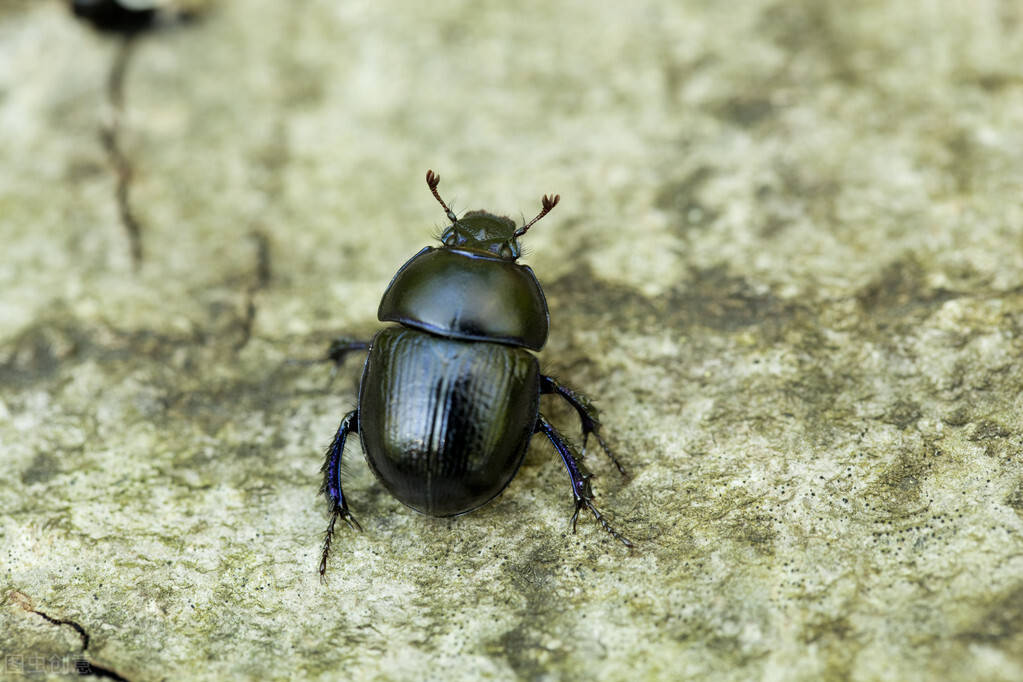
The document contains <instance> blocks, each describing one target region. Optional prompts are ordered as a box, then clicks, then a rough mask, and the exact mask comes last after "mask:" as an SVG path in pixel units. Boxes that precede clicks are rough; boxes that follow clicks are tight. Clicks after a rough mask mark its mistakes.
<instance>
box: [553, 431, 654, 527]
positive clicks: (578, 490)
mask: <svg viewBox="0 0 1023 682" xmlns="http://www.w3.org/2000/svg"><path fill="white" fill-rule="evenodd" d="M534 433H542V434H543V435H545V436H547V439H548V440H550V442H551V445H553V446H554V449H555V450H557V451H558V454H559V455H561V461H562V462H564V463H565V468H566V469H567V470H568V477H569V478H570V479H571V480H572V496H573V497H574V498H575V513H573V514H572V532H573V533H574V532H575V524H576V521H577V520H578V519H579V510H580V509H582V508H583V507H586V508H587V509H589V510H590V512H592V513H593V517H594V518H595V519H597V523H599V524H600V525H601V527H602V528H603V529H604V530H605V531H607V532H608V534H609V535H611V537H613V538H614V539H615V540H618V541H619V542H621V543H622V544H623V545H625V546H626V547H633V546H634V545H633V544H632V541H631V540H629V539H628V538H627V537H625V536H624V535H622V534H621V533H619V532H618V531H617V530H615V529H614V527H613V526H611V524H610V523H609V522H608V520H607V519H605V518H604V515H603V514H601V513H600V511H599V510H598V509H597V508H596V507H595V506H594V505H593V491H592V490H591V488H590V476H591V475H592V474H589V473H587V472H585V471H584V470H583V469H582V467H581V466H580V464H579V461H578V460H577V459H576V457H575V455H574V453H573V452H572V451H573V448H572V446H571V445H570V444H569V443H568V441H566V440H565V437H564V436H562V435H561V434H560V433H559V432H558V430H557V429H555V428H554V427H553V426H552V425H551V423H550V422H549V421H547V418H546V417H544V416H543V415H542V414H541V415H540V416H539V417H538V418H537V420H536V427H535V428H534Z"/></svg>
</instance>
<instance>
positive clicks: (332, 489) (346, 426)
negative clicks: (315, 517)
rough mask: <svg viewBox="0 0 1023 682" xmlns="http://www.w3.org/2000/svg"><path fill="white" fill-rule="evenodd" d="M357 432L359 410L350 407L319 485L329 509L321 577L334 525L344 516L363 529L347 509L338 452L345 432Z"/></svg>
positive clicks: (353, 526) (328, 457) (329, 452)
mask: <svg viewBox="0 0 1023 682" xmlns="http://www.w3.org/2000/svg"><path fill="white" fill-rule="evenodd" d="M358 432H359V411H358V410H352V411H351V412H349V413H348V414H346V415H345V417H344V419H342V420H341V425H340V426H338V428H337V433H336V434H334V440H333V441H332V442H331V444H330V447H328V448H327V459H326V461H324V463H323V469H322V472H323V487H322V488H320V492H322V493H323V494H324V495H325V496H326V498H327V509H328V511H329V512H330V523H329V524H328V525H327V532H326V533H324V535H323V555H322V556H321V557H320V579H321V580H323V579H324V577H325V576H326V573H327V557H328V556H329V555H330V544H331V542H332V541H333V539H334V524H335V523H337V520H338V519H339V518H340V519H344V521H345V523H347V524H348V526H349V527H350V528H351V529H352V530H360V531H361V530H362V526H360V525H359V522H358V521H356V520H355V517H354V516H352V513H351V512H350V511H348V500H346V499H345V494H344V491H343V490H342V489H341V455H342V454H344V450H345V441H346V440H348V434H350V433H358Z"/></svg>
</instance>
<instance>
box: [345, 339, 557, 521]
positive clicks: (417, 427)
mask: <svg viewBox="0 0 1023 682" xmlns="http://www.w3.org/2000/svg"><path fill="white" fill-rule="evenodd" d="M539 404H540V369H539V365H538V364H537V361H536V358H535V357H533V355H532V354H530V353H529V352H527V351H524V350H522V349H520V348H516V347H513V346H507V345H502V344H497V343H485V342H479V341H476V342H467V341H460V340H455V339H447V338H442V337H439V336H435V335H433V334H428V333H425V332H422V331H418V330H416V329H410V328H406V327H389V328H387V329H384V330H382V331H381V332H379V333H378V334H377V335H376V337H375V338H374V339H373V344H372V349H371V351H370V354H369V357H368V358H367V360H366V366H365V369H364V370H363V375H362V384H361V387H360V389H359V433H360V436H361V438H362V447H363V450H364V452H365V453H366V459H367V461H368V462H369V464H370V466H371V467H372V469H373V471H374V473H376V475H377V478H378V479H379V480H380V482H381V484H383V486H384V487H385V488H387V490H388V491H390V493H391V494H392V495H394V496H395V497H396V498H398V499H399V500H401V501H402V502H403V503H405V504H406V505H408V506H409V507H412V508H413V509H415V510H416V511H419V512H422V513H424V514H430V515H433V516H452V515H455V514H462V513H464V512H468V511H472V510H473V509H476V508H477V507H479V506H480V505H483V504H486V503H487V502H488V501H489V500H491V499H492V498H493V497H495V496H496V495H497V494H498V493H500V492H501V491H502V490H503V489H504V488H505V487H506V486H507V485H508V483H509V482H510V481H511V479H512V477H513V476H514V475H515V472H516V471H517V470H518V468H519V465H520V464H521V463H522V458H523V457H524V456H525V453H526V447H527V446H528V444H529V438H530V435H531V434H532V433H533V427H534V425H535V424H536V415H537V412H538V409H539Z"/></svg>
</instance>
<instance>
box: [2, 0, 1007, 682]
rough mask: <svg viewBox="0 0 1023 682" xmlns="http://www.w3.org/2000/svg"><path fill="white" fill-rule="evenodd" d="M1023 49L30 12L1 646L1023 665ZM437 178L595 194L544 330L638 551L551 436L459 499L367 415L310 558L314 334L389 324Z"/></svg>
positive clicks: (876, 36)
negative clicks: (421, 496) (347, 506)
mask: <svg viewBox="0 0 1023 682" xmlns="http://www.w3.org/2000/svg"><path fill="white" fill-rule="evenodd" d="M166 18H167V17H166V13H165V19H166ZM1021 65H1023V10H1021V9H1020V6H1019V5H1018V4H1016V3H1012V2H997V1H994V0H992V1H991V2H977V3H951V2H948V3H931V2H924V1H922V0H910V1H909V2H900V3H827V2H816V1H815V0H805V1H797V2H790V1H789V0H764V1H761V2H758V1H753V0H751V1H750V2H742V3H738V4H735V3H710V2H696V3H658V2H637V3H586V2H563V3H540V2H527V3H503V4H501V3H469V2H452V1H445V2H439V3H414V2H390V3H375V2H366V1H354V2H344V3H334V2H306V3H284V2H273V1H271V0H259V1H256V0H245V2H242V1H241V0H234V1H233V2H229V1H228V0H220V1H219V2H217V1H216V0H213V1H211V2H209V3H207V6H206V7H205V10H204V11H203V13H202V14H201V15H200V16H198V17H197V18H196V19H195V20H193V21H190V22H180V21H178V22H175V21H171V20H165V21H163V22H161V24H160V25H159V26H158V27H157V29H156V30H153V31H150V32H147V33H145V34H142V35H138V36H136V37H134V38H132V39H131V40H128V41H122V40H120V39H118V38H117V37H116V36H111V35H103V34H100V33H97V32H95V31H93V30H92V29H91V28H90V27H89V26H87V25H85V24H83V23H81V22H78V21H75V20H74V19H73V18H72V17H71V16H70V13H69V11H68V10H67V7H66V5H65V4H64V3H60V2H57V1H56V0H50V1H40V0H31V1H29V0H7V1H6V2H4V3H3V4H2V5H0V130H2V131H3V140H4V142H3V144H2V145H0V236H2V243H3V248H2V251H3V255H2V258H0V291H2V292H3V293H2V295H0V461H2V463H3V467H2V471H0V508H2V509H3V515H2V516H0V520H2V521H0V523H2V525H0V588H2V593H0V651H2V652H3V654H4V656H5V659H4V661H3V665H4V668H3V670H4V671H5V672H7V673H11V672H12V671H15V672H17V671H18V670H19V668H18V667H17V666H22V667H21V668H20V670H29V669H32V670H42V671H44V672H45V671H47V670H48V671H49V672H50V674H51V675H53V676H55V677H62V675H61V670H59V669H58V668H57V667H54V666H58V665H65V666H66V665H68V662H74V661H75V660H77V659H78V658H79V657H80V658H82V659H84V660H86V661H88V662H89V663H90V664H92V665H96V666H101V667H103V668H104V669H106V670H108V671H113V672H116V673H117V674H119V675H121V676H123V677H125V678H127V679H130V680H133V681H137V680H159V679H185V678H192V679H211V680H213V679H224V678H232V677H234V678H245V677H250V678H260V679H286V678H290V677H303V678H306V677H321V678H324V679H335V678H337V677H338V676H343V677H344V678H346V679H513V678H525V679H565V680H591V679H592V680H600V679H608V680H657V679H682V678H689V679H705V680H748V679H764V680H797V679H799V680H846V679H850V680H893V681H894V680H898V681H907V680H938V679H940V680H1019V679H1023V538H1021V531H1023V519H1021V516H1023V455H1021V441H1023V422H1021V419H1020V411H1021V409H1023V394H1021V386H1023V362H1021V360H1020V353H1021V350H1023V236H1021V234H1023V230H1021V228H1023V200H1021V197H1023V192H1021V190H1023V70H1021ZM427 168H433V169H435V170H437V171H438V172H439V173H440V174H441V176H442V177H443V182H442V185H441V189H442V190H443V191H444V194H445V196H446V197H447V198H448V199H449V200H450V201H451V202H452V203H453V204H454V205H455V208H456V210H465V209H472V208H487V209H491V210H494V211H497V212H504V213H508V214H510V215H512V216H514V217H516V218H517V217H518V216H519V212H520V211H521V213H523V214H525V215H527V216H530V215H532V214H533V212H535V211H536V210H537V209H538V207H539V201H540V197H541V195H542V194H543V193H544V192H559V193H560V194H561V195H562V202H561V204H560V205H559V206H558V207H557V209H556V210H555V211H554V213H553V214H552V215H551V216H550V217H548V218H546V219H545V220H544V221H543V222H542V223H541V224H539V225H538V226H537V227H536V228H535V229H533V230H532V231H531V232H530V234H529V236H528V239H527V240H526V241H527V244H528V246H529V247H530V249H531V253H529V254H528V255H527V257H526V259H525V262H527V263H528V264H530V265H531V266H532V267H533V269H534V270H535V271H536V272H537V274H538V276H539V278H540V280H541V282H542V283H544V286H545V289H546V292H547V295H548V298H549V302H550V308H551V315H552V335H551V339H550V342H549V344H548V346H547V348H546V349H545V350H544V352H543V353H542V356H541V357H542V361H543V363H544V365H545V367H546V368H547V369H548V370H549V371H551V372H552V373H554V374H556V375H558V376H559V377H561V378H563V380H565V381H566V382H568V383H569V384H570V385H573V386H576V387H578V388H580V389H581V390H583V391H585V392H587V393H588V394H590V395H591V396H592V397H593V398H594V399H595V401H596V402H597V404H598V405H599V406H600V407H601V408H602V409H603V415H604V423H605V433H606V434H607V435H608V437H609V439H610V440H611V442H612V443H613V444H614V446H615V447H616V448H617V450H618V452H619V453H620V455H621V456H622V458H623V460H625V462H626V463H627V465H628V467H629V469H630V473H631V476H630V477H629V478H627V479H624V480H622V479H620V478H619V477H618V476H617V474H616V473H615V472H614V470H613V468H612V467H611V466H610V465H609V463H608V462H606V461H604V460H603V459H602V458H600V457H598V456H597V455H593V456H591V457H590V458H589V460H588V462H589V467H590V469H591V470H592V471H594V472H595V473H596V474H598V476H597V478H595V479H594V487H595V490H596V492H597V494H598V498H597V500H598V504H599V505H600V506H601V507H602V508H603V509H604V510H605V511H607V512H608V513H609V514H610V515H612V516H613V517H614V520H615V523H616V524H618V525H619V526H620V527H621V528H622V529H623V530H624V531H626V532H627V534H629V535H630V536H631V537H632V539H633V540H634V541H635V542H636V545H637V547H636V549H635V550H634V551H631V552H630V551H627V550H626V549H625V548H623V547H622V546H620V545H617V544H616V543H615V542H614V541H613V540H611V539H610V538H609V537H607V536H606V535H605V534H604V533H602V532H601V531H600V529H599V528H598V527H597V526H596V524H595V523H593V521H592V519H589V518H583V519H581V520H580V524H579V530H578V533H577V534H575V535H572V534H571V533H570V532H569V529H568V525H567V522H568V518H569V515H570V514H571V511H572V504H571V499H570V495H569V491H568V486H567V479H566V476H565V474H564V471H563V470H562V469H561V466H560V464H559V462H558V461H557V457H556V455H555V453H554V452H553V451H552V450H551V449H550V448H549V447H548V446H547V445H546V444H544V443H541V442H540V440H539V439H534V442H533V446H532V448H531V449H530V452H529V454H528V456H527V460H526V463H525V465H524V466H523V468H522V470H521V471H520V473H519V475H518V476H517V478H516V479H515V480H514V481H513V483H512V485H511V486H510V487H509V488H508V489H507V490H506V491H505V493H504V494H503V495H502V496H501V497H500V498H499V499H498V500H496V501H495V502H494V503H492V504H490V505H489V506H487V507H486V508H484V509H482V510H480V511H478V512H476V513H474V514H471V515H468V516H465V517H460V518H456V519H439V520H438V519H431V518H427V517H423V516H419V515H417V514H415V513H413V512H411V511H409V510H407V509H405V508H403V507H402V506H401V505H400V504H399V503H398V502H396V501H395V500H393V499H391V498H390V497H389V496H388V495H386V494H385V493H383V491H382V490H381V488H380V487H379V485H377V484H376V482H375V481H374V480H373V477H372V474H371V473H370V472H369V471H368V470H367V468H366V466H365V463H364V462H363V461H362V458H361V455H360V452H359V448H358V445H357V444H354V443H353V444H352V445H351V446H350V449H349V453H348V458H347V461H348V465H347V472H346V476H347V478H346V488H347V490H348V493H349V495H350V496H351V499H352V504H353V511H354V513H355V515H356V517H357V518H358V519H359V520H360V521H361V523H362V525H363V527H364V528H365V532H364V533H362V534H354V533H351V532H349V531H348V530H347V529H344V530H343V531H342V532H341V533H340V534H339V536H338V539H337V544H336V547H337V552H336V554H335V555H334V557H333V560H332V562H331V566H330V572H329V582H328V584H327V585H321V584H320V582H319V580H318V576H317V573H316V565H317V562H318V559H319V543H320V538H321V534H322V532H323V530H324V527H325V524H326V516H325V510H324V504H323V503H322V501H321V499H320V498H319V497H318V496H317V492H316V491H317V488H318V485H319V482H320V480H319V479H320V475H319V467H320V465H321V463H322V451H323V448H324V447H325V446H326V445H327V443H328V442H329V440H330V437H331V435H332V433H333V431H334V429H335V428H336V426H337V422H338V420H339V418H340V416H341V415H342V414H343V413H344V412H346V411H347V410H349V409H351V407H352V406H353V404H354V396H355V390H356V386H357V381H358V375H359V369H358V367H359V364H358V361H355V360H351V361H349V362H348V363H346V365H345V366H344V368H343V370H342V372H341V373H340V375H339V378H338V380H337V381H335V382H334V385H333V386H332V387H331V388H330V389H329V390H326V389H324V385H325V382H326V379H327V375H328V374H329V369H328V368H327V367H326V366H322V365H320V366H304V365H299V364H294V363H289V362H288V360H289V359H291V358H313V357H317V356H319V355H320V354H321V353H322V352H323V349H324V348H325V345H326V343H327V342H328V341H329V339H330V338H331V337H332V335H335V334H337V333H347V334H353V335H356V336H369V335H370V334H371V333H372V332H373V330H374V329H376V328H377V327H378V324H377V322H376V319H375V314H376V305H377V302H378V301H379V298H380V295H381V294H382V292H383V289H384V287H385V286H386V284H387V282H388V281H389V279H390V277H391V275H392V274H393V273H394V272H395V270H396V269H397V268H398V266H400V265H401V264H402V263H403V262H404V261H405V259H407V258H408V257H409V256H410V255H411V254H413V253H414V252H415V251H417V250H418V249H419V248H421V247H422V246H423V245H424V244H426V243H428V242H429V240H430V238H431V236H432V234H433V233H434V231H435V230H437V229H438V228H439V227H442V226H443V223H444V219H443V214H442V213H441V212H440V210H439V208H438V206H437V205H436V204H435V203H434V201H433V199H432V198H431V196H430V194H429V192H428V191H427V189H426V187H425V183H424V181H423V175H424V173H425V171H426V169H427ZM545 409H547V410H549V411H550V413H551V414H552V416H553V418H554V419H555V421H556V422H557V423H559V424H561V425H562V426H563V428H564V430H565V431H568V432H570V433H576V429H577V425H576V421H575V420H574V419H573V415H572V414H571V413H570V412H568V411H567V410H565V409H562V408H561V407H560V406H557V405H549V406H547V407H546V408H545ZM40 614H46V615H47V616H48V617H49V619H47V618H44V617H43V616H42V615H40ZM60 620H68V621H73V622H74V623H75V624H77V625H78V626H79V627H80V628H81V631H82V633H84V634H80V633H79V632H77V631H76V629H75V628H74V626H72V625H69V624H60V623H56V622H54V621H60ZM85 635H87V642H86V637H85ZM83 645H85V646H87V649H85V651H84V652H83ZM33 666H35V667H33ZM46 666H50V667H46Z"/></svg>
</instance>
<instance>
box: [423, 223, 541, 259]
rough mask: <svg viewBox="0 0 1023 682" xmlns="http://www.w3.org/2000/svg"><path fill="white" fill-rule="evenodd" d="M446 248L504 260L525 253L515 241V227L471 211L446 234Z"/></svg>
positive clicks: (442, 239)
mask: <svg viewBox="0 0 1023 682" xmlns="http://www.w3.org/2000/svg"><path fill="white" fill-rule="evenodd" d="M440 240H441V241H442V242H444V246H451V247H454V248H459V249H468V250H470V251H485V252H487V253H491V254H494V255H495V256H500V257H501V258H504V259H505V260H515V259H516V258H518V257H519V256H520V255H521V254H522V251H521V249H520V248H519V242H518V240H517V239H515V223H513V222H512V221H511V219H509V218H505V217H504V216H498V215H494V214H493V213H487V212H486V211H469V212H468V213H466V214H465V215H464V216H462V217H461V218H459V219H458V220H456V221H455V222H453V223H451V225H450V227H448V229H446V230H444V234H442V235H441V237H440Z"/></svg>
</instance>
